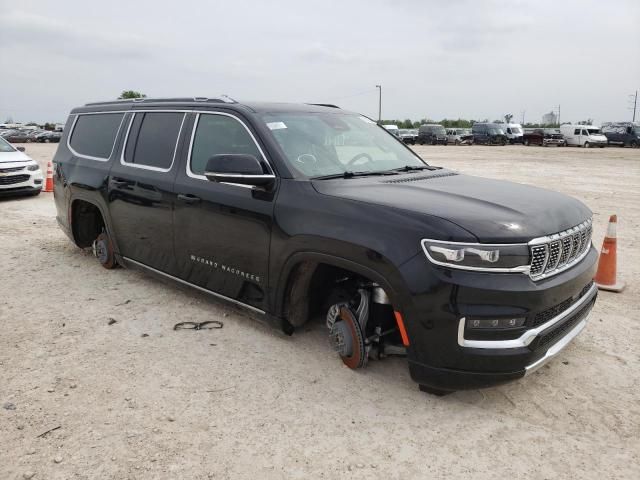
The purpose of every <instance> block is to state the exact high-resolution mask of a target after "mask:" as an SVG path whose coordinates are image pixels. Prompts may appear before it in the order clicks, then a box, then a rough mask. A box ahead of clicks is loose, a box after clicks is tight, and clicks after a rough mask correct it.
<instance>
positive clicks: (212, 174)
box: [204, 172, 276, 183]
mask: <svg viewBox="0 0 640 480" xmlns="http://www.w3.org/2000/svg"><path fill="white" fill-rule="evenodd" d="M204 176H205V177H207V176H208V177H231V178H263V179H265V180H273V179H274V178H276V176H275V175H271V174H262V175H247V174H244V173H215V172H204ZM223 183H224V182H223Z"/></svg>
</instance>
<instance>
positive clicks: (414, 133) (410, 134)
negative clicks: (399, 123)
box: [398, 128, 418, 145]
mask: <svg viewBox="0 0 640 480" xmlns="http://www.w3.org/2000/svg"><path fill="white" fill-rule="evenodd" d="M398 135H399V136H400V139H401V140H402V141H403V142H404V143H409V144H411V145H415V144H416V140H417V139H418V130H414V129H407V128H401V129H400V130H398Z"/></svg>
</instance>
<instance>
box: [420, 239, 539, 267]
mask: <svg viewBox="0 0 640 480" xmlns="http://www.w3.org/2000/svg"><path fill="white" fill-rule="evenodd" d="M427 242H431V243H442V244H447V245H460V246H463V245H465V246H466V245H469V246H481V247H518V246H520V247H526V246H527V244H526V243H473V242H447V241H446V240H432V239H430V238H423V239H422V241H421V242H420V245H421V246H422V251H423V252H424V254H425V255H426V256H427V258H428V259H429V261H430V262H431V263H433V264H435V265H440V266H443V267H447V268H454V269H456V270H467V271H471V272H490V273H526V274H528V273H529V269H530V266H529V265H520V266H518V267H511V268H491V267H467V266H463V265H452V264H450V263H447V262H441V261H440V260H436V259H434V258H433V257H432V256H431V255H430V254H429V249H428V248H427V246H426V243H427Z"/></svg>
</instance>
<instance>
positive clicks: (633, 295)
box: [0, 144, 640, 480]
mask: <svg viewBox="0 0 640 480" xmlns="http://www.w3.org/2000/svg"><path fill="white" fill-rule="evenodd" d="M54 150H55V145H44V144H43V145H28V146H27V153H29V154H31V155H32V156H33V157H34V158H36V159H38V160H39V161H41V162H46V160H47V159H50V158H51V157H52V155H53V152H54ZM416 150H417V151H418V152H419V153H420V154H421V155H422V156H423V157H424V158H425V159H427V160H428V161H429V162H431V163H432V164H435V165H442V166H446V167H450V168H453V169H456V170H459V171H462V172H465V173H469V174H474V175H482V176H487V177H494V178H503V179H510V180H514V181H517V182H522V183H530V184H535V185H541V186H544V187H548V188H551V189H554V190H559V191H562V192H565V193H567V194H570V195H573V196H575V197H577V198H579V199H580V200H582V201H584V202H585V203H586V204H587V205H589V206H590V208H591V209H592V210H593V211H594V227H595V228H594V242H595V243H596V246H597V247H598V248H599V247H600V245H601V243H602V238H603V236H604V232H605V230H606V224H607V219H608V216H609V215H610V214H612V213H617V214H618V219H619V228H618V236H619V242H618V250H619V251H618V255H619V271H620V275H621V276H622V278H623V279H624V280H626V282H627V283H628V287H627V289H626V290H625V291H624V292H623V293H622V294H613V293H608V292H601V293H600V297H599V301H598V302H597V304H596V306H595V308H594V310H593V312H592V313H591V316H590V322H589V325H588V327H587V328H586V329H585V331H584V332H583V333H582V335H580V336H579V337H578V338H577V339H576V340H575V341H574V342H573V343H572V344H571V345H570V346H569V347H568V348H567V349H566V350H565V351H564V352H563V353H562V354H561V355H560V357H559V358H558V359H556V360H555V361H554V362H552V363H551V364H549V365H548V366H546V367H545V368H542V369H541V370H539V371H538V372H536V373H535V374H534V375H532V376H530V377H527V378H526V379H523V380H521V381H518V382H516V383H512V384H509V385H506V386H502V387H498V388H493V389H488V390H481V391H480V390H476V391H467V392H458V393H455V394H453V395H449V396H447V397H443V398H437V397H433V396H429V395H426V394H424V393H421V392H419V391H418V388H417V385H415V384H414V383H413V382H412V381H411V379H410V378H409V374H408V371H407V368H406V362H405V361H404V360H403V359H400V358H396V359H386V360H384V361H382V362H378V361H373V362H371V363H370V364H369V366H368V367H367V369H365V370H363V371H358V372H354V371H351V370H349V369H347V368H346V367H343V366H342V364H341V362H340V361H339V359H338V358H336V356H335V354H333V353H332V352H331V351H330V349H329V346H328V342H327V340H326V335H325V332H324V330H323V328H322V327H321V326H320V325H317V326H311V327H309V328H308V329H307V330H306V331H304V332H301V333H299V334H296V335H294V336H293V337H285V336H283V335H282V334H280V333H279V332H278V331H276V330H274V329H273V328H271V327H269V326H266V325H263V324H261V323H259V322H258V321H256V319H255V318H252V317H251V316H250V315H248V314H247V313H245V312H243V311H240V310H237V309H235V308H232V307H230V306H228V305H225V304H222V303H220V302H218V301H215V300H212V299H210V298H208V297H205V296H203V295H201V294H198V293H195V292H193V291H190V290H185V289H182V288H179V287H176V286H175V285H171V284H166V283H163V282H160V281H158V280H155V279H153V278H151V277H149V276H147V275H145V274H143V273H139V272H136V271H131V270H124V269H117V270H113V271H106V270H104V269H103V268H102V267H100V266H99V264H98V262H97V261H96V260H95V259H94V258H92V257H91V256H90V255H89V253H87V252H84V251H81V250H79V249H77V248H75V247H74V246H73V245H72V244H71V243H70V242H69V241H68V239H67V238H66V237H65V236H64V234H63V233H62V232H61V231H60V230H59V229H58V228H57V225H56V222H55V208H54V205H53V201H52V196H51V194H45V193H43V194H41V195H40V196H39V197H37V198H28V199H4V200H0V244H1V245H2V248H1V249H0V262H1V263H2V266H3V269H2V273H1V274H0V322H1V323H0V325H1V326H2V333H0V479H21V478H35V479H71V478H74V479H76V478H100V479H127V478H140V479H149V478H158V479H174V478H188V479H212V478H216V479H218V478H233V479H245V478H246V479H255V478H264V479H272V478H305V479H307V478H314V479H315V478H327V479H333V478H340V479H341V478H354V479H359V478H372V477H378V478H391V479H408V478H462V477H471V476H473V477H474V478H477V479H485V478H486V479H494V478H509V477H511V478H524V477H527V478H532V479H547V478H563V479H566V478H579V479H598V480H601V479H603V478H606V479H618V478H625V479H636V478H640V467H639V464H640V388H639V387H640V382H639V380H640V354H639V353H638V345H639V344H640V321H639V320H640V318H639V316H640V315H639V313H638V311H639V310H640V301H639V300H638V299H639V298H640V296H639V292H638V284H639V280H640V271H639V268H640V261H639V258H638V257H639V253H638V251H639V250H640V249H639V248H638V246H639V245H638V238H639V235H640V225H639V223H640V208H639V207H640V150H631V149H621V148H608V149H605V150H600V149H598V150H583V149H570V148H542V147H521V146H513V147H509V146H508V147H481V146H474V147H454V146H448V147H416ZM185 319H188V320H194V321H204V320H211V319H218V320H222V321H223V322H224V328H223V329H220V330H210V331H200V332H196V331H178V332H175V331H173V330H172V327H173V325H174V324H175V323H176V322H177V321H180V320H185ZM113 320H115V323H114V322H113ZM110 323H111V325H110ZM50 429H54V430H53V431H51V432H49V433H46V434H45V433H44V432H46V431H48V430H50ZM31 475H33V477H32V476H31Z"/></svg>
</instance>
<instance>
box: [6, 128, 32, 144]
mask: <svg viewBox="0 0 640 480" xmlns="http://www.w3.org/2000/svg"><path fill="white" fill-rule="evenodd" d="M2 137H3V138H4V139H5V140H6V141H8V142H11V143H27V141H29V138H30V137H29V132H27V131H24V130H14V131H13V132H10V133H7V134H5V135H2Z"/></svg>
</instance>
